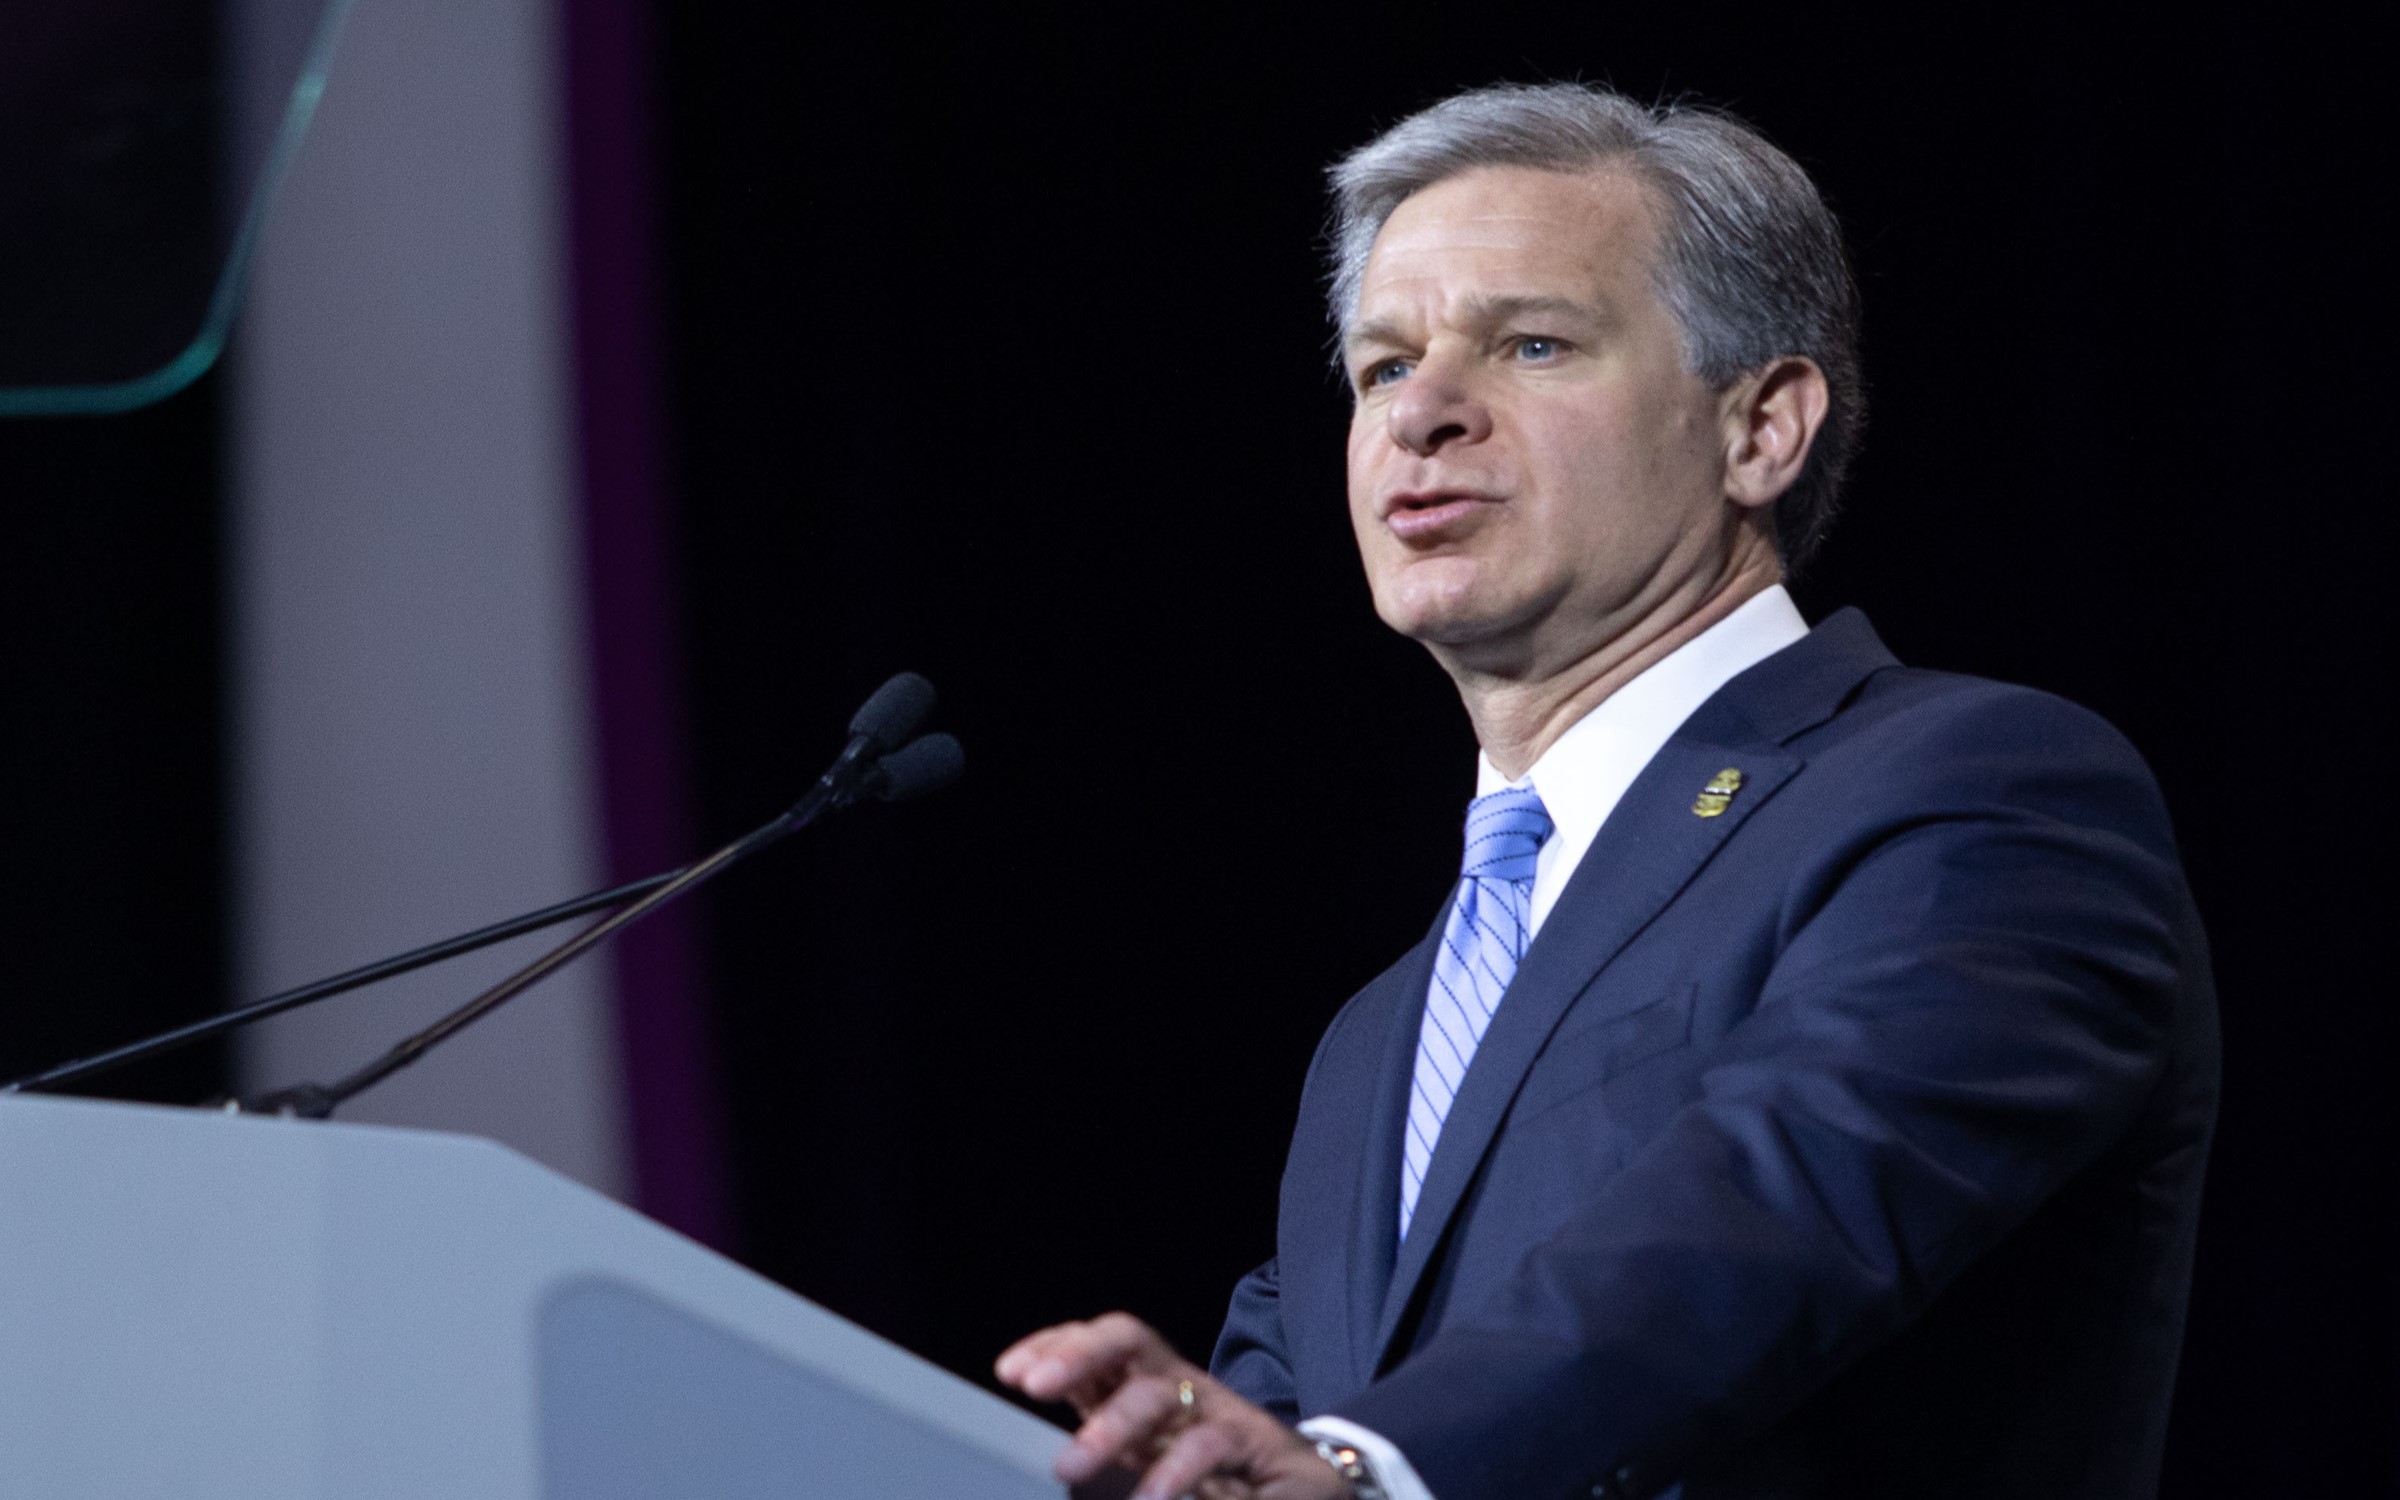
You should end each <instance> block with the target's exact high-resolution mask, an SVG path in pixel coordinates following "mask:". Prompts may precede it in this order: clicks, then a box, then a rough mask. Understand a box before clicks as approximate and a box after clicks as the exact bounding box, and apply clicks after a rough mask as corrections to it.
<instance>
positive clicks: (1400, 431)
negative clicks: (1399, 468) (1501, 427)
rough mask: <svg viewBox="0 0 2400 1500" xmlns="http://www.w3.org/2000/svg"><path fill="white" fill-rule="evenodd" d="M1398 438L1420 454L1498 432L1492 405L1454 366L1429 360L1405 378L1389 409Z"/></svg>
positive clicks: (1391, 421) (1424, 455) (1391, 424)
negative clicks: (1471, 387) (1486, 402)
mask: <svg viewBox="0 0 2400 1500" xmlns="http://www.w3.org/2000/svg"><path fill="white" fill-rule="evenodd" d="M1386 412H1387V420H1388V423H1389V427H1390V430H1391V435H1392V441H1393V442H1395V443H1398V444H1399V445H1400V446H1401V447H1403V448H1406V449H1407V450H1408V451H1409V452H1411V453H1414V454H1416V455H1417V456H1418V457H1420V458H1430V457H1432V456H1433V455H1434V454H1436V453H1439V452H1441V451H1442V450H1443V449H1444V448H1447V447H1451V446H1453V445H1455V444H1467V443H1480V442H1482V441H1483V440H1484V439H1485V438H1488V437H1490V436H1491V435H1492V414H1491V411H1490V409H1489V408H1488V407H1486V406H1485V405H1484V404H1483V402H1482V401H1481V400H1480V399H1478V398H1477V396H1476V395H1475V393H1474V392H1473V391H1472V390H1470V389H1469V388H1468V387H1467V384H1466V382H1464V381H1462V380H1460V379H1459V378H1458V375H1457V372H1455V371H1454V370H1452V369H1450V368H1449V367H1448V362H1447V361H1437V360H1433V359H1428V360H1426V361H1424V362H1423V363H1422V364H1420V365H1419V366H1418V367H1417V368H1416V370H1415V371H1414V372H1412V373H1411V374H1410V375H1409V377H1408V379H1407V380H1406V381H1404V382H1402V384H1401V387H1400V393H1399V394H1398V395H1397V396H1396V397H1394V398H1393V401H1392V404H1391V405H1390V406H1389V407H1388V408H1386Z"/></svg>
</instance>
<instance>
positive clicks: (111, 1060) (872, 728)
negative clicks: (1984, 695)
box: [0, 672, 966, 1102]
mask: <svg viewBox="0 0 2400 1500" xmlns="http://www.w3.org/2000/svg"><path fill="white" fill-rule="evenodd" d="M933 704H934V690H933V684H932V683H930V682H927V681H926V680H925V679H924V678H923V677H920V676H918V675H917V674H916V673H914V672H903V673H900V674H899V675H898V676H896V677H893V678H892V679H890V680H889V681H887V682H885V683H884V684H883V686H882V687H880V688H877V689H876V690H875V692H874V694H873V695H872V696H870V697H869V698H868V699H867V701H866V702H865V703H864V704H862V705H861V706H860V707H859V710H858V712H857V713H856V714H854V715H852V716H851V719H850V739H849V743H848V744H847V745H845V746H844V747H843V750H842V754H841V755H840V756H839V757H838V758H837V759H836V760H835V762H834V765H833V767H832V768H830V769H829V770H827V772H826V773H825V775H824V776H822V777H820V778H819V779H818V782H817V784H816V786H814V787H812V788H811V789H810V793H809V796H807V797H804V798H802V799H801V800H800V802H799V803H797V804H795V805H794V806H793V807H791V808H790V809H787V810H786V811H785V812H784V813H782V814H781V815H779V816H778V817H777V818H776V819H775V820H774V821H772V822H770V823H768V824H767V825H765V826H764V827H762V828H760V829H758V830H755V831H754V832H752V833H751V834H749V835H747V836H745V838H744V839H742V840H738V841H737V844H746V843H749V842H750V841H751V840H757V839H760V837H761V835H768V834H769V831H770V830H779V831H776V832H773V833H772V834H771V835H770V836H768V837H766V838H765V839H764V840H763V841H761V842H759V843H756V844H754V845H752V846H751V849H749V850H745V851H743V852H744V853H748V852H754V850H755V849H757V848H763V847H765V844H766V843H771V842H773V841H774V839H776V838H780V837H782V836H783V835H784V834H788V833H790V832H793V831H794V830H796V829H798V828H800V827H803V826H805V825H806V823H808V822H809V821H811V820H813V819H814V818H815V817H816V816H817V815H818V814H820V813H821V812H823V811H826V810H828V809H830V808H832V807H839V806H845V805H847V804H848V803H849V802H851V801H854V800H856V799H857V798H858V797H859V796H860V795H866V796H872V797H875V798H877V799H878V800H881V801H886V802H896V801H902V800H905V799H906V798H909V797H916V796H922V795H924V794H925V793H926V792H930V791H935V790H938V789H939V788H940V787H942V786H945V785H947V784H948V783H949V782H951V781H953V780H955V779H957V776H958V773H959V770H960V768H961V767H962V766H963V765H964V764H965V759H966V757H965V752H964V751H963V750H962V749H961V748H960V746H959V743H958V741H957V740H956V739H954V738H953V737H951V736H950V735H947V734H938V735H928V736H925V737H924V738H923V739H919V740H916V741H913V742H908V736H909V735H910V734H911V733H912V732H913V731H914V730H915V729H916V727H917V726H918V725H919V724H921V723H923V722H924V721H925V718H926V716H927V715H928V714H930V713H931V712H932V711H933ZM904 742H906V743H904ZM945 746H946V747H947V748H943V747H945ZM894 747H899V748H898V749H897V750H895V749H894ZM887 752H890V753H887ZM729 847H732V846H729ZM719 852H720V853H723V852H724V851H719ZM712 857H713V856H712ZM734 857H735V858H740V857H742V856H741V855H739V854H737V855H735V856H734ZM695 868H696V867H694V866H690V865H686V866H682V867H679V868H677V869H673V870H667V871H663V872H661V873H659V874H656V875H651V876H646V877H644V878H643V879H640V880H634V881H629V882H627V883H626V884H624V885H619V886H612V887H610V888H609V889H607V890H603V891H593V892H590V893H588V894H586V895H582V896H577V897H575V898H574V899H572V900H568V901H561V902H558V903H556V904H555V905H551V906H545V907H542V908H540V909H539V910H536V911H530V912H526V913H524V914H523V915H520V916H515V917H511V918H509V919H508V920H506V921H503V922H495V923H493V924H491V925H490V926H488V927H478V928H476V929H474V930H473V931H471V932H464V933H460V934H459V935H457V936H456V937H449V938H444V939H442V940H441V941H439V942H435V943H428V944H426V945H425V946H423V947H421V948H412V949H410V950H408V951H407V952H405V953H400V954H395V955H394V956H392V957H390V958H385V959H378V960H376V961H375V962H374V963H370V964H362V965H360V966H359V967H357V968H354V969H345V970H343V971H342V972H341V973H339V974H334V975H330V976H328V977H327V978H324V979H319V980H316V981H313V982H312V983H309V984H304V985H300V986H298V987H297V988H294V989H289V990H283V991H280V992H279V993H276V994H273V995H269V996H267V997H266V998H265V999H263V1000H255V1001H252V1002H251V1003H249V1004H247V1005H241V1006H236V1007H234V1008H233V1009H231V1010H226V1011H220V1012H218V1013H217V1014H216V1015H213V1016H204V1017H202V1018H201V1019H200V1020H197V1021H192V1022H187V1023H186V1024H184V1025H182V1026H177V1027H173V1028H171V1029H169V1030H166V1031H162V1032H160V1033H158V1034H157V1035H155V1036H150V1037H144V1038H142V1039H141V1040H139V1041H134V1042H128V1043H126V1044H125V1045H123V1046H120V1047H113V1048H110V1049H109V1050H107V1051H105V1052H98V1053H94V1054H92V1055H91V1056H88V1057H82V1058H77V1059H75V1060H73V1061H70V1062H64V1063H59V1064H57V1065H55V1066H52V1067H49V1068H45V1069H43V1070H42V1071H41V1072H38V1073H30V1074H27V1075H26V1076H25V1077H22V1078H19V1079H16V1080H15V1081H13V1082H11V1083H7V1084H0V1094H15V1093H47V1092H51V1091H55V1090H59V1089H65V1088H71V1087H73V1086H74V1085H76V1084H79V1083H83V1082H85V1081H86V1080H89V1079H92V1078H97V1077H99V1076H100V1075H102V1074H104V1073H110V1072H114V1071H115V1070H117V1069H118V1068H122V1067H126V1066H129V1065H131V1064H133V1063H137V1062H141V1061H143V1060H144V1059H147V1058H152V1057H156V1056H158V1055H160V1054H161V1053H165V1052H172V1051H175V1050H176V1049H178V1048H182V1047H188V1046H190V1045H192V1044H193V1043H195V1042H200V1041H205V1040H207V1039H208V1038H209V1037H212V1036H217V1035H220V1034H222V1033H224V1032H227V1031H232V1030H234V1029H235V1028H237V1027H242V1026H247V1025H250V1024H251V1023H252V1022H255V1021H262V1020H265V1019H266V1018H267V1017H269V1016H276V1015H281V1014H283V1013H284V1012H285V1011H289V1010H297V1009H299V1008H300V1007H301V1006H304V1005H313V1004H315V1003H316V1002H318V1001H320V1000H326V999H330V998H332V997H333V996H335V995H340V994H346V993H348V992H349V991H351V990H355V989H359V988H361V987H363V986H366V985H369V984H373V983H375V982H376V981H378V980H382V979H390V978H393V977H395V976H397V975H401V974H406V973H410V972H412V971H414V970H417V969H421V968H424V967H425V966H427V965H428V964H434V963H439V962H441V961H442V960H443V959H447V958H456V957H458V956H460V955H462V954H467V953H473V952H475V951H477V950H478V949H482V948H487V947H489V946H491V945H492V944H494V943H502V942H506V941H508V940H509V939H510V938H515V937H522V936H523V935H525V934H526V933H529V932H538V931H540V930H541V929H542V928H544V927H552V926H556V925H557V924H558V923H560V922H565V921H569V920H572V919H573V918H576V917H580V916H587V915H589V914H590V913H592V912H596V911H604V910H607V909H609V908H611V907H622V906H625V905H626V904H627V903H629V902H633V901H638V900H641V899H643V898H645V897H649V896H652V895H654V894H657V893H659V892H661V891H662V890H663V889H664V888H665V887H666V886H668V885H670V884H671V883H673V882H675V881H677V880H679V879H681V878H682V877H683V876H685V875H687V874H689V873H691V872H692V871H693V870H694V869H695ZM718 868H722V866H719V867H718ZM712 873H713V872H712ZM702 878H706V877H705V876H703V877H702ZM693 883H694V884H696V883H697V882H693ZM684 888H688V887H680V888H679V891H680V889H684ZM666 899H672V897H671V895H670V896H665V897H662V898H661V902H660V903H653V905H652V906H650V907H645V908H644V909H643V912H640V913H632V914H629V915H628V917H627V920H628V921H631V920H636V919H638V917H639V916H641V915H643V914H645V913H646V912H647V911H649V910H652V909H654V908H655V906H656V905H657V904H663V901H664V900H666ZM618 925H620V926H621V925H623V924H622V923H620V924H618ZM610 930H611V931H613V930H615V929H614V928H611V929H610ZM603 935H605V934H603ZM581 951H583V950H582V949H580V948H578V949H577V950H576V952H578V953H579V952H581ZM568 956H569V957H572V956H573V955H572V954H570V955H568ZM335 1102H339V1101H338V1100H337V1101H335Z"/></svg>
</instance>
